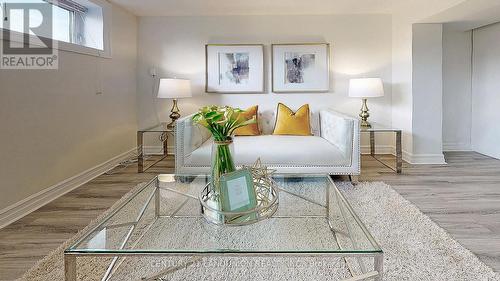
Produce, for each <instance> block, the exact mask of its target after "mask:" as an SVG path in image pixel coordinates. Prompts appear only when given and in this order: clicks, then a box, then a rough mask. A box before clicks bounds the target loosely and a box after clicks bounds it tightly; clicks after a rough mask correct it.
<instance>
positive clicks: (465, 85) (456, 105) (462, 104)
mask: <svg viewBox="0 0 500 281" xmlns="http://www.w3.org/2000/svg"><path fill="white" fill-rule="evenodd" d="M471 34H472V31H470V30H469V31H464V30H463V29H461V28H460V29H458V28H457V27H456V26H455V25H454V24H444V25H443V150H444V151H464V150H470V149H471V125H472V123H471V122H472V115H471V109H472V104H471V99H472V97H471V69H472V65H471V59H472V58H471V56H472V36H471Z"/></svg>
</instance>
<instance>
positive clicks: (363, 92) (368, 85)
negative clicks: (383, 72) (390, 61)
mask: <svg viewBox="0 0 500 281" xmlns="http://www.w3.org/2000/svg"><path fill="white" fill-rule="evenodd" d="M382 96H384V85H383V84H382V79H380V78H357V79H350V80H349V97H354V98H362V99H363V105H362V106H361V113H359V117H361V126H362V127H368V128H370V127H371V125H370V123H369V122H368V117H370V114H369V113H368V106H367V105H366V100H367V98H375V97H382Z"/></svg>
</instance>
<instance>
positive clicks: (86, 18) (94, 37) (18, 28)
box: [0, 0, 110, 56]
mask: <svg viewBox="0 0 500 281" xmlns="http://www.w3.org/2000/svg"><path fill="white" fill-rule="evenodd" d="M15 3H49V4H50V5H51V7H52V30H51V32H46V34H43V31H42V33H40V32H38V33H37V35H38V36H43V37H48V38H51V39H54V40H57V41H59V42H58V47H57V48H58V49H63V50H69V51H75V52H83V53H89V54H96V55H99V56H101V55H106V54H107V55H109V48H108V46H109V43H108V41H109V38H108V37H109V32H108V31H107V30H108V29H109V27H108V26H107V22H106V21H105V20H104V18H105V17H107V16H108V14H109V9H110V8H109V4H107V3H106V2H104V1H102V0H93V1H92V2H91V1H88V0H58V1H56V0H0V4H1V6H2V9H0V15H1V19H2V20H1V21H0V28H4V26H5V28H7V26H8V27H9V30H11V31H15V32H19V33H23V26H24V19H23V10H16V9H10V10H9V9H8V8H9V4H10V5H12V6H11V7H14V6H13V5H14V4H15ZM7 11H10V15H7ZM7 21H8V24H7ZM41 21H42V14H41V13H40V11H38V10H30V11H29V25H30V27H36V26H38V25H39V24H40V22H41ZM29 33H30V34H31V35H34V34H33V32H32V31H31V30H30V31H29ZM80 47H83V48H80Z"/></svg>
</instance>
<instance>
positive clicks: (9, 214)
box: [0, 147, 136, 229]
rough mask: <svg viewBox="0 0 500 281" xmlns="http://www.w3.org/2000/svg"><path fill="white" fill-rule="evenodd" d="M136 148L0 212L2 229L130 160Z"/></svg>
mask: <svg viewBox="0 0 500 281" xmlns="http://www.w3.org/2000/svg"><path fill="white" fill-rule="evenodd" d="M135 151H136V148H135V147H134V148H132V149H130V150H128V151H125V152H124V153H122V154H120V155H118V156H115V157H113V158H111V159H109V160H107V161H105V162H103V163H101V164H99V165H96V166H94V167H92V168H90V169H88V170H86V171H83V172H81V173H80V174H78V175H75V176H73V177H71V178H68V179H66V180H64V181H62V182H59V183H57V184H54V185H52V186H50V187H47V188H45V189H43V190H41V191H39V192H37V193H35V194H33V195H30V196H29V197H27V198H25V199H23V200H21V201H19V202H17V203H14V204H12V205H10V206H8V207H5V208H4V209H2V210H0V229H1V228H3V227H5V226H7V225H9V224H11V223H13V222H15V221H17V220H18V219H20V218H22V217H24V216H26V215H27V214H29V213H31V212H33V211H35V210H37V209H39V208H40V207H42V206H44V205H46V204H48V203H49V202H51V201H53V200H55V199H57V198H58V197H60V196H62V195H64V194H66V193H68V192H70V191H72V190H74V189H76V188H77V187H79V186H81V185H83V184H85V183H87V182H89V181H91V180H92V179H94V178H96V177H98V176H100V175H102V174H103V173H105V172H107V171H109V170H111V169H113V168H114V167H116V166H117V165H118V164H119V163H120V162H122V161H124V160H126V159H128V158H129V157H130V156H131V155H132V153H133V152H135Z"/></svg>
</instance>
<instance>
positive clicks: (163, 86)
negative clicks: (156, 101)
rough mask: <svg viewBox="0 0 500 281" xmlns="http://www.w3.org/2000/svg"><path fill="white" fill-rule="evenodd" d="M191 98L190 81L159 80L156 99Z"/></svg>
mask: <svg viewBox="0 0 500 281" xmlns="http://www.w3.org/2000/svg"><path fill="white" fill-rule="evenodd" d="M189 97H191V81H189V80H188V79H177V78H161V79H160V85H159V86H158V98H161V99H179V98H189Z"/></svg>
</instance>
